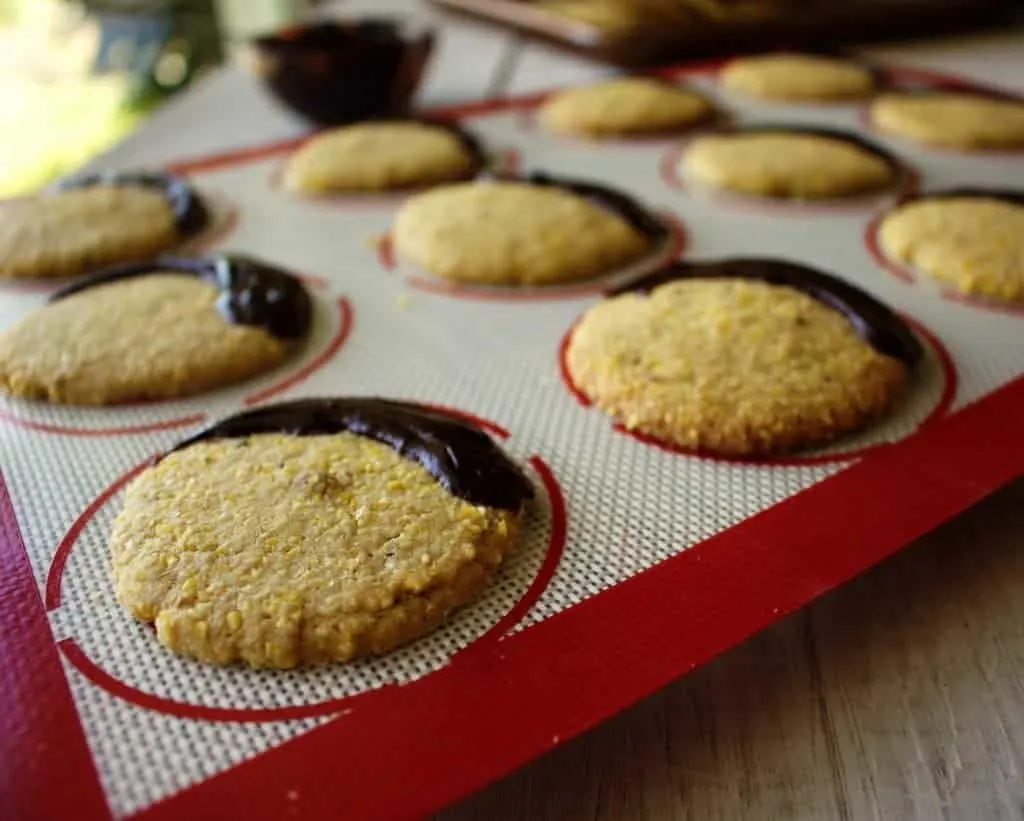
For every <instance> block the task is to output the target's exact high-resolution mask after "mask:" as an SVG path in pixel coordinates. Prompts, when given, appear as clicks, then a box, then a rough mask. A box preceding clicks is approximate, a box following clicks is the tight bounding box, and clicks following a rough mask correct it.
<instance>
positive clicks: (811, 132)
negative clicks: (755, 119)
mask: <svg viewBox="0 0 1024 821" xmlns="http://www.w3.org/2000/svg"><path fill="white" fill-rule="evenodd" d="M715 133H717V134H719V135H720V136H723V137H728V136H729V135H731V134H737V135H738V134H795V135H802V136H807V137H822V138H824V139H829V140H839V141H840V142H844V143H849V144H850V145H855V146H857V148H861V149H863V150H864V151H867V152H869V153H871V154H874V155H875V156H876V157H878V158H879V159H881V160H884V161H885V162H887V163H888V164H889V165H890V166H892V168H893V170H895V171H897V172H900V171H903V170H904V168H905V166H904V164H903V161H902V160H900V158H899V157H897V156H896V155H895V154H893V153H892V152H891V151H887V150H886V149H885V148H883V147H882V146H880V145H878V144H877V143H874V142H872V141H871V140H868V139H865V138H864V137H862V136H860V135H859V134H855V133H853V132H852V131H843V130H842V129H839V128H824V127H821V126H808V125H795V124H794V125H785V124H781V123H769V124H764V125H759V124H753V123H752V124H750V125H738V126H735V127H734V128H729V129H724V130H722V131H720V132H715Z"/></svg>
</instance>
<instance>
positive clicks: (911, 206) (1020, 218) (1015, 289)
mask: <svg viewBox="0 0 1024 821" xmlns="http://www.w3.org/2000/svg"><path fill="white" fill-rule="evenodd" d="M879 240H880V242H881V246H882V249H883V250H884V251H885V253H886V255H887V256H889V257H891V258H892V259H896V260H899V261H900V262H903V263H906V264H907V265H912V266H914V267H915V268H916V269H917V270H919V271H921V272H923V273H925V274H928V275H929V276H932V277H934V278H935V279H938V280H941V281H942V282H946V283H949V284H950V285H953V286H954V287H955V288H956V289H957V290H958V291H961V292H963V293H965V294H976V295H979V296H984V297H988V298H990V299H1001V300H1007V301H1014V300H1024V194H1022V193H1016V192H1001V191H984V190H971V189H964V190H962V191H951V192H949V193H945V194H932V195H929V196H927V197H922V198H921V199H916V200H911V201H910V202H907V203H905V204H903V205H901V206H900V207H899V208H897V209H896V210H895V211H893V212H892V213H891V214H889V215H888V216H887V217H886V218H885V219H884V220H883V221H882V224H881V227H880V229H879Z"/></svg>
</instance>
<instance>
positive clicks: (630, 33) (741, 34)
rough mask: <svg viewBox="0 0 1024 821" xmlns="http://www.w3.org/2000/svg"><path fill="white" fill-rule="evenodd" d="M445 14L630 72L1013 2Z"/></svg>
mask: <svg viewBox="0 0 1024 821" xmlns="http://www.w3.org/2000/svg"><path fill="white" fill-rule="evenodd" d="M431 2H432V3H433V4H434V5H435V6H437V7H439V8H442V9H444V10H446V11H450V12H455V13H456V14H460V15H464V16H468V17H471V18H474V19H477V20H483V21H485V22H488V23H492V24H496V25H500V26H502V27H506V28H511V29H512V30H514V31H517V32H519V33H520V34H523V35H525V36H527V37H531V38H535V39H538V40H543V41H545V42H548V43H551V44H553V45H556V46H559V47H560V48H564V49H567V50H569V51H572V52H575V53H577V54H582V55H583V56H585V57H591V58H593V59H597V60H601V61H604V62H608V63H611V64H613V65H618V66H624V67H629V68H638V67H647V66H654V65H659V64H663V63H666V62H669V61H679V60H691V59H694V58H698V57H709V56H715V55H722V54H726V53H734V52H740V51H747V50H762V49H769V48H800V47H804V48H822V47H829V48H834V47H837V46H841V45H844V44H848V43H852V42H862V41H867V40H874V41H878V40H892V39H899V38H906V37H923V36H927V35H936V34H942V33H950V32H957V33H962V32H963V31H965V30H967V29H970V28H972V27H981V26H986V25H993V24H995V23H998V22H1000V21H1004V20H1007V19H1010V18H1011V17H1012V7H1013V6H1014V0H846V2H840V3H837V2H813V3H805V4H792V6H791V8H789V9H788V10H784V11H780V12H778V13H777V14H773V15H770V16H766V17H764V18H759V19H749V18H748V19H736V18H734V19H727V18H725V17H719V18H707V17H706V18H703V19H698V20H695V21H694V22H693V23H692V24H690V25H686V26H682V25H680V26H671V25H665V24H663V23H662V24H657V25H637V26H633V27H630V28H626V29H621V30H618V31H609V30H607V29H602V28H600V27H598V26H595V25H592V24H589V23H584V22H579V21H573V20H569V19H567V18H564V17H560V16H558V15H556V14H554V13H552V12H550V11H547V10H545V9H543V8H539V7H537V6H536V5H535V4H534V3H533V2H531V0H431Z"/></svg>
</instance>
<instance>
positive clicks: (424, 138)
mask: <svg viewBox="0 0 1024 821" xmlns="http://www.w3.org/2000/svg"><path fill="white" fill-rule="evenodd" d="M478 164H479V163H478V158H477V157H476V156H475V154H474V152H473V151H472V150H471V149H470V147H469V146H468V145H467V144H466V142H465V141H464V140H462V139H460V138H459V135H458V134H457V133H455V132H454V131H452V130H451V129H448V128H444V127H442V126H440V125H433V124H429V123H422V122H414V121H409V122H371V123H360V124H358V125H348V126H342V127H340V128H332V129H329V130H327V131H323V132H321V133H320V134H318V135H317V136H315V137H313V139H311V140H310V141H309V142H307V143H306V144H305V145H303V146H302V147H301V148H300V149H299V150H298V151H296V152H295V153H294V154H293V155H292V156H291V157H290V158H289V159H288V161H287V163H286V165H285V170H284V186H285V188H287V189H288V190H290V191H295V192H297V193H301V194H330V193H342V192H356V191H387V190H392V189H401V188H410V187H413V186H422V185H431V184H434V183H439V182H449V181H452V180H459V179H465V178H467V177H469V176H472V174H473V173H474V172H475V171H476V170H477V168H476V167H477V165H478Z"/></svg>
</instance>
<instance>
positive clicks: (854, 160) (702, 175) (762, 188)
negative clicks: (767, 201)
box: [682, 129, 898, 199]
mask: <svg viewBox="0 0 1024 821" xmlns="http://www.w3.org/2000/svg"><path fill="white" fill-rule="evenodd" d="M682 170H683V172H684V174H686V175H688V176H691V177H693V178H694V179H696V180H698V181H699V182H702V183H705V184H707V185H711V186H714V187H716V188H724V189H728V190H730V191H738V192H741V193H744V194H757V195H760V196H768V197H792V198H794V199H826V198H829V197H844V196H850V195H853V194H863V193H867V192H871V191H878V190H881V189H884V188H886V187H888V186H891V185H893V184H894V182H895V181H896V179H897V174H898V172H897V167H896V166H895V164H894V163H893V162H892V161H891V160H890V159H889V158H887V157H885V156H883V155H881V153H877V152H875V151H874V150H871V149H869V148H868V147H867V146H866V145H862V144H859V143H858V142H855V141H853V140H850V139H844V138H843V137H841V136H839V135H837V134H833V133H830V132H813V131H800V130H793V131H786V130H774V129H773V130H763V131H762V130H749V131H737V132H735V133H728V134H719V135H715V136H708V137H700V138H699V139H697V140H694V142H693V145H692V146H691V147H690V148H689V150H688V151H686V153H685V154H684V156H683V159H682Z"/></svg>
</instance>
